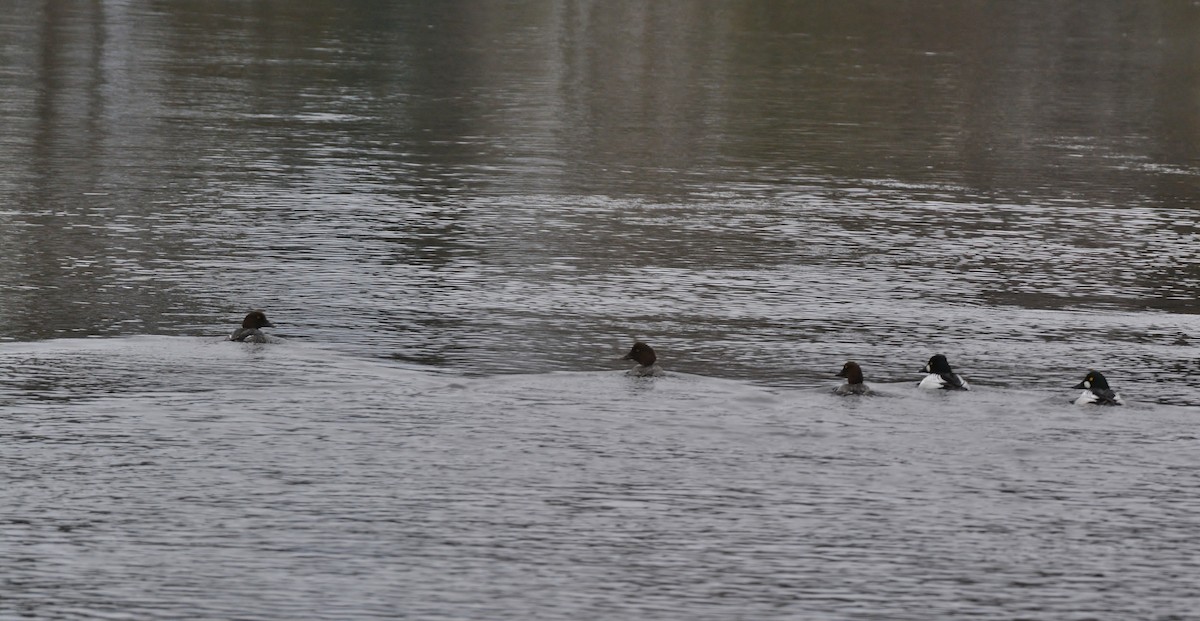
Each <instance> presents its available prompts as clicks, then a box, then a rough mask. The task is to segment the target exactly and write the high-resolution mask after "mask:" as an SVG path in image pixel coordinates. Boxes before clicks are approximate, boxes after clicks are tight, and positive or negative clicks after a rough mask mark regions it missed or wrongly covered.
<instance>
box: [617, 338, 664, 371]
mask: <svg viewBox="0 0 1200 621" xmlns="http://www.w3.org/2000/svg"><path fill="white" fill-rule="evenodd" d="M621 360H633V361H635V362H637V363H638V366H636V367H634V368H632V369H630V370H629V371H628V372H627V373H626V375H634V376H637V377H658V376H660V375H662V374H663V371H662V368H660V367H659V366H658V365H657V364H655V362H656V361H657V360H658V356H656V355H655V354H654V348H653V347H650V346H649V345H647V344H645V343H643V342H641V341H637V342H635V343H634V344H633V347H632V348H630V350H629V353H628V354H625V356H624V357H622V358H621Z"/></svg>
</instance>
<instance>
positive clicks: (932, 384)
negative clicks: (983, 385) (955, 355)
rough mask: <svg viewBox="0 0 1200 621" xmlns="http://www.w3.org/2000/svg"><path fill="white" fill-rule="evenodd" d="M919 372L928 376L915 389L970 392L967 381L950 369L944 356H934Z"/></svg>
mask: <svg viewBox="0 0 1200 621" xmlns="http://www.w3.org/2000/svg"><path fill="white" fill-rule="evenodd" d="M921 371H922V372H924V373H928V374H929V375H926V376H925V379H923V380H921V381H920V383H918V384H917V388H929V389H932V390H971V385H970V384H968V383H967V380H965V379H963V378H962V376H961V375H958V374H957V373H955V372H954V370H953V369H951V368H950V361H949V360H946V356H944V355H942V354H935V355H934V356H933V357H932V358H930V359H929V362H927V363H925V368H923V369H921Z"/></svg>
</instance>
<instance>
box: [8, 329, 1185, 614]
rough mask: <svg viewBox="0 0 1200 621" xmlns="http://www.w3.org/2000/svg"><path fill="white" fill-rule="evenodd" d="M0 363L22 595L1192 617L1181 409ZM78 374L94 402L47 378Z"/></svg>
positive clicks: (1007, 398) (178, 366) (607, 375)
mask: <svg viewBox="0 0 1200 621" xmlns="http://www.w3.org/2000/svg"><path fill="white" fill-rule="evenodd" d="M2 360H3V365H2V366H0V368H2V369H3V371H4V373H5V377H6V378H8V379H7V380H6V382H5V387H6V390H5V392H4V393H3V394H0V400H2V401H0V402H3V403H4V408H5V412H6V414H5V438H6V441H5V443H4V445H5V446H6V447H7V448H6V449H5V450H4V453H3V459H4V462H5V470H6V472H7V474H6V477H7V483H6V494H7V495H8V497H9V499H10V502H9V503H6V509H5V510H4V512H3V515H2V516H0V523H2V524H3V529H4V531H5V537H4V538H3V539H2V540H0V541H2V543H0V554H2V555H3V557H4V558H5V559H6V561H7V566H8V567H9V568H10V570H9V574H8V577H7V581H8V582H7V584H8V587H7V589H8V592H10V593H12V592H16V593H19V594H20V596H19V597H17V598H12V599H9V600H7V603H6V604H5V609H6V610H7V611H9V612H11V613H14V614H19V613H28V614H33V615H34V616H39V617H58V616H64V615H65V616H70V615H72V614H74V613H73V612H72V611H80V610H86V611H88V613H87V614H92V615H99V616H104V615H109V614H114V615H129V616H142V615H146V614H151V615H162V616H204V617H228V616H245V617H249V618H269V617H274V618H277V617H279V616H281V615H282V616H288V617H296V618H329V617H330V616H351V617H362V616H388V615H394V614H401V613H403V614H409V615H416V616H421V617H428V618H463V617H480V618H483V617H486V618H528V617H530V616H533V617H542V618H548V617H558V616H563V615H567V614H590V615H599V616H606V617H609V616H618V617H620V616H629V615H633V616H639V617H645V618H682V617H683V616H686V617H688V618H713V619H717V618H729V616H730V615H733V616H739V615H752V616H755V617H763V618H776V617H780V616H782V617H788V616H792V615H795V614H826V615H834V616H840V617H850V618H872V617H880V616H882V617H888V618H916V616H918V615H919V614H923V615H931V616H934V617H963V616H974V617H979V618H997V619H999V618H1011V617H1012V616H1013V615H1031V616H1039V615H1044V614H1055V613H1057V612H1065V611H1070V612H1080V611H1085V612H1089V613H1092V614H1094V616H1096V617H1097V618H1113V619H1116V618H1122V617H1128V615H1131V614H1136V613H1137V611H1139V610H1142V609H1143V607H1144V606H1147V605H1150V606H1153V607H1154V609H1155V611H1156V612H1157V613H1158V614H1161V615H1164V616H1170V615H1172V614H1179V615H1184V616H1186V614H1190V612H1189V611H1190V597H1189V596H1188V595H1186V594H1187V593H1190V588H1191V585H1192V584H1193V582H1192V580H1191V579H1190V576H1194V575H1195V572H1196V570H1197V567H1196V562H1195V554H1194V550H1192V546H1191V545H1190V544H1189V543H1187V542H1188V541H1191V539H1192V538H1191V537H1190V535H1189V533H1190V532H1191V528H1192V525H1191V521H1190V519H1188V518H1187V516H1189V515H1191V514H1193V513H1194V512H1195V510H1196V509H1197V507H1196V504H1197V502H1196V500H1195V496H1196V494H1195V491H1196V490H1197V489H1198V488H1200V478H1198V477H1200V470H1197V468H1195V467H1194V464H1193V463H1192V462H1193V460H1192V454H1193V452H1194V448H1195V442H1196V436H1195V435H1194V434H1192V433H1191V432H1189V431H1187V429H1189V428H1190V426H1189V421H1190V419H1191V417H1192V411H1191V410H1187V409H1184V408H1174V407H1170V406H1148V405H1146V404H1135V405H1133V406H1130V407H1126V408H1124V409H1111V410H1100V411H1097V410H1085V409H1079V408H1072V407H1065V405H1064V404H1065V401H1066V398H1067V397H1069V396H1073V395H1070V394H1068V393H1069V392H1070V391H1059V392H1058V393H1057V394H1043V393H1037V392H1029V391H1015V390H1004V389H992V390H980V391H977V392H973V393H964V394H955V395H948V394H929V393H921V392H918V391H917V390H916V389H915V388H914V387H913V384H912V383H911V382H905V383H900V384H886V383H877V384H876V386H875V387H876V389H877V390H878V391H880V392H881V393H883V396H880V397H877V398H867V399H842V398H837V397H834V396H833V395H831V394H829V392H827V391H826V390H823V389H815V390H814V389H799V390H795V389H793V390H789V389H764V388H762V387H758V386H754V385H751V384H747V383H743V382H739V381H730V380H718V379H713V378H707V377H703V376H695V375H688V374H681V373H673V374H671V375H669V376H668V377H665V378H660V379H651V380H647V379H638V378H630V377H626V376H624V375H623V374H622V373H621V372H619V371H606V372H568V373H549V374H525V375H500V376H490V377H478V378H466V377H462V376H458V375H456V374H450V373H433V372H430V371H427V370H421V369H419V368H403V367H399V366H396V365H392V364H381V363H375V362H369V361H364V360H363V359H361V358H360V357H357V356H346V355H340V354H337V353H335V352H331V351H329V350H322V349H319V348H312V347H309V346H304V345H298V344H292V343H285V344H280V345H274V346H265V347H264V346H253V345H251V346H246V345H242V344H233V343H223V342H219V341H215V340H206V339H195V338H181V337H176V338H164V337H144V338H136V339H95V340H87V341H70V340H61V341H49V342H45V343H41V344H32V345H12V346H9V347H7V348H6V350H5V352H4V355H3V358H2ZM164 364H167V365H169V367H167V368H165V369H163V368H162V365H164ZM84 369H103V370H104V372H105V373H106V374H107V378H106V382H105V383H106V385H107V386H109V388H110V390H109V391H108V392H107V393H103V392H102V391H97V390H96V389H95V388H91V387H88V386H75V387H65V386H58V387H50V385H53V384H56V383H58V384H63V383H67V382H68V381H74V380H77V379H79V378H81V377H84V376H86V373H85V372H84ZM160 371H166V373H163V372H160ZM121 378H125V380H124V381H125V382H126V384H127V385H120V384H119V382H120V381H121ZM196 378H211V380H212V383H211V384H208V385H199V384H198V383H195V380H196ZM39 382H41V383H44V385H43V384H39ZM14 384H15V385H18V386H20V389H19V390H14V389H13V388H14ZM1166 542H1171V545H1170V546H1166V547H1164V545H1163V544H1165V543H1166Z"/></svg>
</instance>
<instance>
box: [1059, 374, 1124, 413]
mask: <svg viewBox="0 0 1200 621" xmlns="http://www.w3.org/2000/svg"><path fill="white" fill-rule="evenodd" d="M1075 388H1082V389H1083V394H1081V395H1079V398H1078V399H1075V400H1074V401H1072V402H1071V403H1074V404H1075V405H1125V402H1124V401H1122V400H1121V395H1118V394H1117V393H1115V392H1113V389H1112V388H1109V386H1108V380H1107V379H1104V375H1103V374H1102V373H1100V372H1099V371H1096V370H1090V371H1088V372H1087V375H1085V376H1084V378H1083V381H1082V382H1079V383H1078V384H1076V385H1075Z"/></svg>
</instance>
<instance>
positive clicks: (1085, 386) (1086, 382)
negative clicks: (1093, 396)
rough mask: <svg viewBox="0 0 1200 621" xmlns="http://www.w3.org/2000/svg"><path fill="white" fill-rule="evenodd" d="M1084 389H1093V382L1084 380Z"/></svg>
mask: <svg viewBox="0 0 1200 621" xmlns="http://www.w3.org/2000/svg"><path fill="white" fill-rule="evenodd" d="M1083 387H1084V388H1091V387H1092V382H1091V381H1090V380H1083Z"/></svg>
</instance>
